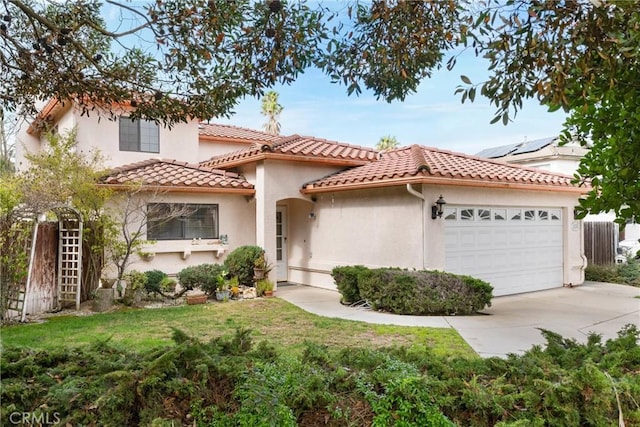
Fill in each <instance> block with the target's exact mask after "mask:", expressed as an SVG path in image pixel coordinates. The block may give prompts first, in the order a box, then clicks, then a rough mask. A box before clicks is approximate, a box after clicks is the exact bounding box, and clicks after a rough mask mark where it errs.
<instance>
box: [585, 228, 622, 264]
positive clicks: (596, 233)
mask: <svg viewBox="0 0 640 427" xmlns="http://www.w3.org/2000/svg"><path fill="white" fill-rule="evenodd" d="M617 233H618V227H617V226H616V224H614V223H613V222H589V221H585V222H584V254H585V255H586V257H587V260H588V261H589V264H598V265H605V264H613V263H614V262H615V258H616V246H617V244H618V239H617Z"/></svg>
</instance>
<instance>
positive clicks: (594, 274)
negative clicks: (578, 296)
mask: <svg viewBox="0 0 640 427" xmlns="http://www.w3.org/2000/svg"><path fill="white" fill-rule="evenodd" d="M585 278H586V279H587V280H593V281H596V282H608V283H619V284H622V285H631V286H636V287H640V261H638V260H636V259H633V258H629V259H628V260H627V262H626V263H622V264H609V265H596V264H593V265H591V264H590V265H588V266H587V269H586V271H585Z"/></svg>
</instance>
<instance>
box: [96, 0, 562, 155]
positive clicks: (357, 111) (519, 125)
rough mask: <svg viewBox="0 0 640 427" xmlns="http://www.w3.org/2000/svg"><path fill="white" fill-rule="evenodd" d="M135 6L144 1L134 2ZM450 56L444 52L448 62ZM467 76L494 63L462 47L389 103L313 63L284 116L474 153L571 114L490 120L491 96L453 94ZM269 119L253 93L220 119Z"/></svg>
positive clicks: (291, 92)
mask: <svg viewBox="0 0 640 427" xmlns="http://www.w3.org/2000/svg"><path fill="white" fill-rule="evenodd" d="M132 4H134V5H136V6H140V5H143V4H144V3H142V2H139V1H134V2H133V3H132ZM120 12H121V9H120V8H117V7H114V6H111V5H107V6H106V7H105V9H104V13H105V18H106V20H107V22H108V23H111V24H113V25H115V26H119V25H125V26H127V25H129V24H127V23H126V22H125V23H124V24H122V16H121V15H120ZM131 25H136V22H134V23H133V24H131ZM131 40H135V39H131ZM131 40H129V41H131ZM134 43H135V41H134ZM449 56H450V54H447V55H445V58H444V60H445V62H446V60H447V59H448V58H449ZM461 74H464V75H466V76H468V77H469V78H471V80H472V81H473V82H474V83H477V82H481V81H483V80H485V79H486V77H487V64H486V62H485V60H483V59H482V58H477V57H475V56H474V55H473V54H472V53H471V52H466V53H463V54H462V55H461V56H459V57H458V60H457V65H456V67H455V68H454V69H453V71H447V70H446V68H444V67H443V69H442V70H438V71H435V72H434V74H433V76H432V77H431V78H428V79H425V80H424V81H423V82H422V84H421V85H420V87H419V88H418V91H417V93H415V94H413V95H410V96H408V97H407V98H406V99H405V100H404V101H403V102H399V101H395V102H393V103H390V104H389V103H387V102H386V101H384V100H376V98H375V96H374V95H373V94H371V93H370V92H366V91H363V93H362V94H360V96H355V95H351V96H347V92H346V88H345V86H341V85H338V84H332V83H331V82H330V78H329V77H328V76H326V75H324V74H322V73H321V72H320V71H318V70H315V69H311V70H308V71H307V72H306V73H305V74H303V75H301V76H300V77H299V78H298V80H297V81H295V82H294V83H293V84H292V85H290V86H278V87H275V88H274V89H275V90H276V91H277V92H278V93H279V95H280V97H279V99H280V104H281V105H282V106H283V107H284V110H283V113H282V114H281V116H280V123H281V126H282V127H281V133H282V134H283V135H290V134H295V133H297V134H300V135H308V136H315V137H318V138H325V139H331V140H336V141H340V142H346V143H349V144H357V145H364V146H375V145H376V143H377V142H378V140H379V139H380V138H381V137H382V136H385V135H392V136H395V137H396V138H397V139H398V141H399V142H400V144H401V145H410V144H421V145H426V146H431V147H438V148H442V149H448V150H452V151H460V152H464V153H468V154H475V153H477V152H479V151H481V150H483V149H485V148H489V147H495V146H499V145H505V144H511V143H516V142H521V141H523V140H525V139H526V140H528V141H532V140H535V139H540V138H546V137H549V136H556V135H558V134H559V132H560V130H561V127H562V123H563V121H564V118H565V115H564V113H562V112H561V111H558V112H555V113H548V112H547V110H546V108H544V107H541V106H540V105H538V104H537V102H535V100H531V101H529V102H526V103H525V105H524V108H523V110H521V111H520V112H519V113H518V115H517V116H516V117H515V119H514V120H513V122H511V123H509V125H508V126H504V125H502V124H501V122H499V123H497V124H493V125H490V124H489V122H490V121H491V119H492V118H493V117H494V112H495V107H493V106H491V105H489V101H488V100H487V99H485V98H482V97H481V96H476V100H475V102H474V103H470V102H467V103H465V104H461V103H460V96H459V95H454V91H455V89H456V87H457V86H458V85H460V84H461V81H460V75H461ZM478 92H479V91H478ZM265 121H266V118H265V117H264V116H262V115H261V114H260V101H259V100H258V99H253V98H250V99H245V100H244V101H242V102H241V103H240V104H239V105H238V106H237V107H236V108H235V114H234V115H233V116H232V117H231V118H229V119H222V118H221V119H218V120H217V122H220V123H225V124H232V125H235V126H241V127H247V128H251V129H258V130H261V129H262V126H263V124H264V123H265Z"/></svg>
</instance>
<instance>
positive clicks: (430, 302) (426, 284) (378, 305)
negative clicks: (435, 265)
mask: <svg viewBox="0 0 640 427" xmlns="http://www.w3.org/2000/svg"><path fill="white" fill-rule="evenodd" d="M358 277H359V281H358V287H359V289H360V295H362V297H363V298H365V299H366V300H367V301H368V302H369V303H370V304H371V306H372V308H374V309H375V310H381V311H389V312H391V313H397V314H413V315H435V314H439V315H456V314H472V313H475V312H476V311H478V310H482V309H483V308H484V307H485V306H487V305H488V306H490V305H491V298H492V291H493V288H492V287H491V285H489V284H488V283H487V282H485V281H482V280H480V279H476V278H473V277H470V276H458V275H455V274H451V273H446V272H441V271H407V270H397V269H377V270H368V271H364V272H362V273H360V275H359V276H358Z"/></svg>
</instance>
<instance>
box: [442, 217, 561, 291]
mask: <svg viewBox="0 0 640 427" xmlns="http://www.w3.org/2000/svg"><path fill="white" fill-rule="evenodd" d="M458 209H459V211H462V210H467V212H470V211H471V210H472V209H475V216H474V218H475V219H474V220H460V218H457V220H453V221H449V220H447V221H446V222H445V263H446V269H447V270H448V271H451V272H453V273H457V274H467V275H471V276H474V277H478V278H480V279H483V280H486V281H488V282H489V283H491V284H492V286H493V287H494V295H496V296H498V295H508V294H514V293H521V292H531V291H535V290H542V289H549V288H553V287H559V286H562V277H563V267H562V259H563V240H562V239H563V237H562V236H563V233H562V222H561V221H560V212H561V210H560V209H559V208H557V209H555V210H554V212H555V213H554V216H553V220H551V219H550V216H549V215H548V214H545V212H549V209H548V208H545V209H542V208H535V207H531V208H529V207H524V208H515V207H514V208H495V211H496V212H497V211H500V212H502V214H501V215H499V216H504V215H503V214H504V211H505V209H507V210H508V212H511V213H514V214H513V215H507V218H506V219H501V220H499V221H498V220H495V221H494V220H490V221H487V220H480V219H479V215H478V212H479V210H478V209H483V210H485V209H489V210H491V209H493V208H491V207H489V208H486V207H482V208H474V207H461V208H458ZM517 212H521V215H520V216H518V215H515V213H517ZM540 212H541V213H540ZM495 217H496V216H495V215H493V214H492V215H491V218H495Z"/></svg>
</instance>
